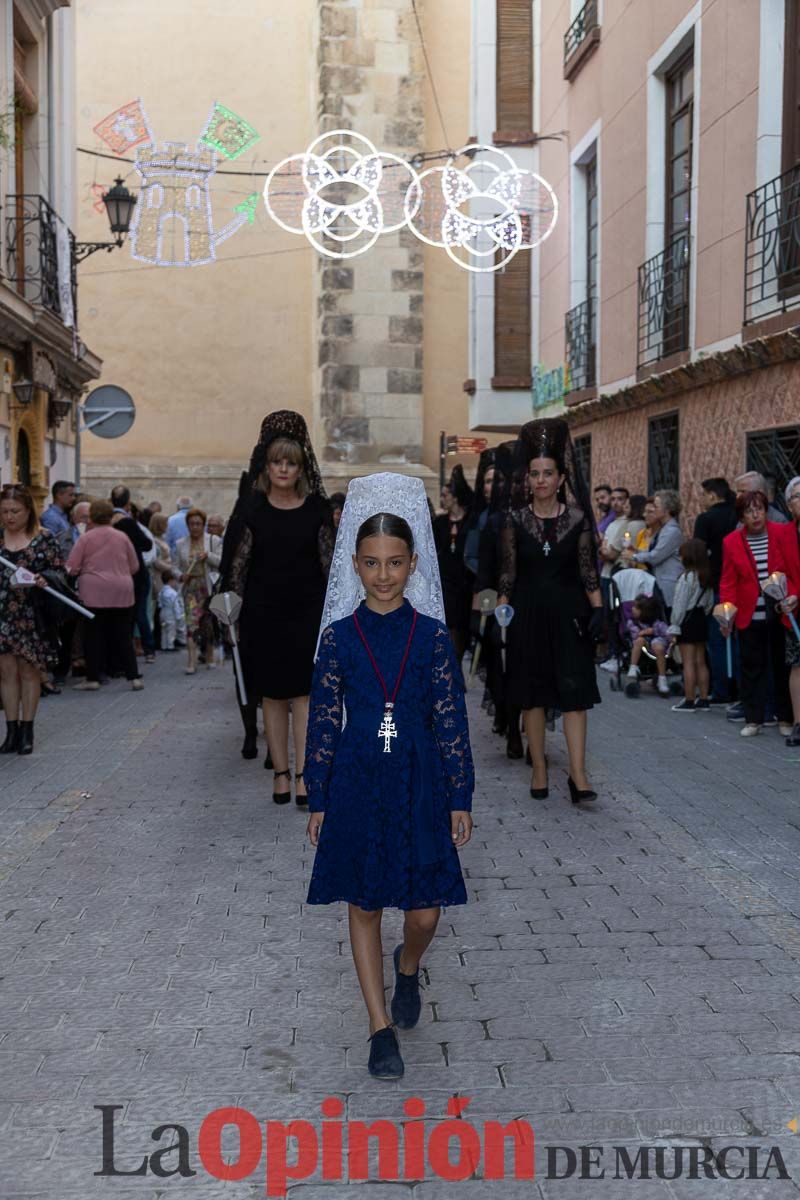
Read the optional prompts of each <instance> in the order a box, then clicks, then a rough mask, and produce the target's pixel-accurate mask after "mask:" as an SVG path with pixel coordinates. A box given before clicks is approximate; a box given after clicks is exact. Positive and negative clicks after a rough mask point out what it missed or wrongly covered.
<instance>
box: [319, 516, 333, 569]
mask: <svg viewBox="0 0 800 1200" xmlns="http://www.w3.org/2000/svg"><path fill="white" fill-rule="evenodd" d="M335 543H336V530H335V529H334V528H333V524H332V523H331V522H330V521H324V522H323V523H322V525H320V527H319V533H318V534H317V547H318V549H319V565H320V566H321V567H322V574H323V575H324V576H325V578H326V579H327V578H328V575H329V574H330V570H331V563H332V562H333V547H334V545H335Z"/></svg>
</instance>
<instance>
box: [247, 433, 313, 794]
mask: <svg viewBox="0 0 800 1200" xmlns="http://www.w3.org/2000/svg"><path fill="white" fill-rule="evenodd" d="M248 481H249V484H250V490H249V493H246V494H245V495H244V496H243V498H242V499H240V501H239V503H238V504H237V507H236V513H235V518H234V517H232V519H231V524H232V526H233V530H232V531H231V538H232V539H234V541H235V546H234V547H233V548H232V550H231V553H230V568H229V576H228V578H226V579H225V580H224V586H225V587H229V588H230V589H231V590H233V591H234V592H236V593H237V594H238V595H240V596H241V597H242V601H243V603H242V613H241V617H240V623H239V639H240V644H241V653H242V666H243V669H244V677H245V685H246V688H247V694H248V696H253V697H256V696H260V697H261V698H262V705H263V712H264V731H265V733H266V737H267V742H268V744H269V751H270V755H271V758H272V763H273V766H274V771H275V783H274V790H273V799H274V800H275V803H276V804H285V803H287V802H288V801H289V800H290V799H291V786H290V773H289V710H290V706H291V715H292V731H293V736H294V751H295V763H296V765H297V766H298V767H302V764H303V761H304V759H305V744H306V725H307V722H308V696H309V693H310V691H311V676H312V673H313V669H314V651H315V649H316V643H317V634H318V633H319V625H320V621H321V619H322V606H323V604H324V601H325V587H326V583H327V577H328V570H329V568H330V563H331V558H332V556H333V543H334V531H333V522H332V519H331V510H330V504H329V503H328V500H327V497H326V495H325V492H324V489H323V487H322V479H321V477H320V474H319V468H318V466H317V461H316V458H315V456H314V451H313V450H312V448H311V443H310V441H309V438H308V431H307V429H306V424H305V421H304V420H303V418H302V417H301V416H300V415H299V413H293V412H288V411H280V412H275V413H270V415H269V416H268V417H266V418H265V420H264V422H263V423H262V426H261V437H260V440H259V443H258V445H257V446H256V447H255V449H254V451H253V456H252V458H251V460H250V470H249V473H248ZM230 549H231V547H230V543H229V550H230ZM225 565H226V566H227V563H226V564H225ZM295 779H296V783H297V787H296V791H295V800H296V802H297V804H305V803H306V802H307V795H306V791H305V787H304V786H303V776H302V770H297V771H296V773H295Z"/></svg>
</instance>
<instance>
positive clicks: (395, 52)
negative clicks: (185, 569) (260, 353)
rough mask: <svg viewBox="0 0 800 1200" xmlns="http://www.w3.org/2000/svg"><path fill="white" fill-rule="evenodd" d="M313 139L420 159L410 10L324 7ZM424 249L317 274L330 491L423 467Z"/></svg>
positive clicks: (321, 443) (370, 4) (421, 121)
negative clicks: (371, 476)
mask: <svg viewBox="0 0 800 1200" xmlns="http://www.w3.org/2000/svg"><path fill="white" fill-rule="evenodd" d="M318 63H319V66H318V98H319V107H318V113H319V131H320V133H326V132H329V131H331V130H334V129H339V128H342V129H350V130H352V131H353V132H355V133H361V134H363V135H365V136H366V137H368V138H369V139H370V140H371V141H372V142H373V143H374V144H375V146H376V147H377V148H378V149H379V150H387V151H391V152H392V153H394V154H397V155H400V156H401V157H404V158H410V157H411V156H412V155H413V154H415V153H417V152H418V151H420V150H422V149H423V148H424V135H425V117H424V92H423V84H424V70H425V65H424V59H423V56H422V51H421V47H420V44H419V37H418V34H417V29H416V24H415V21H414V14H413V10H412V6H411V0H319V55H318ZM422 309H423V256H422V246H421V244H420V243H419V242H418V241H417V239H416V238H415V237H414V235H413V234H411V233H410V232H409V231H408V230H405V229H404V230H401V231H400V232H399V233H394V234H389V235H385V236H382V237H381V238H380V239H379V240H378V242H377V244H376V245H375V246H373V248H372V249H371V250H369V251H367V253H366V254H364V255H362V256H360V257H357V258H355V259H351V260H346V261H345V260H332V259H326V258H324V257H323V256H320V257H319V260H318V263H317V318H316V319H317V345H318V373H317V398H318V399H317V403H318V408H317V410H316V413H315V416H316V418H317V419H316V421H315V424H316V430H315V432H316V443H317V446H318V447H319V450H320V457H321V460H322V467H323V472H324V474H325V476H326V479H327V480H328V483H329V486H330V487H331V488H332V489H333V488H336V487H340V486H342V485H343V484H344V482H345V481H346V480H347V479H348V478H351V477H352V476H354V475H362V474H366V473H368V472H371V471H377V470H382V469H385V468H386V467H388V466H402V469H403V470H404V471H406V472H407V473H409V474H415V475H422V476H428V475H430V474H431V473H430V472H429V471H428V470H427V468H425V467H424V466H423V465H422V344H423V311H422Z"/></svg>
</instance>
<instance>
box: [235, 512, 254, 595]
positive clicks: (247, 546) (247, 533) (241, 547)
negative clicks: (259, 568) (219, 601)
mask: <svg viewBox="0 0 800 1200" xmlns="http://www.w3.org/2000/svg"><path fill="white" fill-rule="evenodd" d="M252 553H253V534H252V531H251V529H250V527H249V526H248V525H245V527H244V529H243V530H242V536H241V537H240V538H239V543H238V545H237V547H236V549H235V550H234V552H233V558H232V560H231V574H230V590H231V591H232V592H235V593H236V595H237V596H244V589H245V585H246V583H247V573H248V571H249V570H250V557H251V555H252Z"/></svg>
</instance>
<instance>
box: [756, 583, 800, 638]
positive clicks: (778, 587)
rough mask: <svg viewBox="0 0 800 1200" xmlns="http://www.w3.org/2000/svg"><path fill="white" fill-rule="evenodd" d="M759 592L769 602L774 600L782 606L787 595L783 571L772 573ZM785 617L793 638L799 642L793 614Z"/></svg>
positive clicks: (799, 633) (798, 630) (787, 587)
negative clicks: (787, 619)
mask: <svg viewBox="0 0 800 1200" xmlns="http://www.w3.org/2000/svg"><path fill="white" fill-rule="evenodd" d="M761 590H762V592H763V593H764V595H765V596H769V597H770V599H771V600H776V601H777V602H778V603H779V604H783V602H784V600H785V599H786V598H787V596H788V595H789V582H788V580H787V578H786V576H785V575H784V573H783V571H773V572H772V574H771V575H768V576H767V578H766V579H765V580H764V582H763V583H762V585H761ZM786 616H787V617H788V618H789V624H790V625H791V627H792V630H793V631H794V636H795V637H796V638H797V640H798V642H800V628H798V625H797V621H796V620H795V615H794V613H787V614H786Z"/></svg>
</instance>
